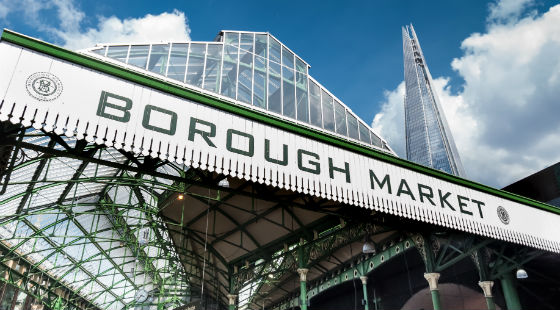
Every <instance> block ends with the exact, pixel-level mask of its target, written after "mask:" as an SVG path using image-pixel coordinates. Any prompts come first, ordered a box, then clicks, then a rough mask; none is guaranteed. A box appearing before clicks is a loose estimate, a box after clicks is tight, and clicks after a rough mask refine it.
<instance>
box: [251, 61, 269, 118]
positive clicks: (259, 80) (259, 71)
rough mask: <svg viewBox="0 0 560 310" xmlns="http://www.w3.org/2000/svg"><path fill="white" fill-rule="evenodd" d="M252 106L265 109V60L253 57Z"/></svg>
mask: <svg viewBox="0 0 560 310" xmlns="http://www.w3.org/2000/svg"><path fill="white" fill-rule="evenodd" d="M254 70H255V71H254V72H255V73H254V77H255V80H254V82H253V105H255V106H258V107H261V108H265V109H266V59H265V58H262V57H259V56H255V63H254Z"/></svg>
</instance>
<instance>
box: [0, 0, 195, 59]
mask: <svg viewBox="0 0 560 310" xmlns="http://www.w3.org/2000/svg"><path fill="white" fill-rule="evenodd" d="M12 13H17V14H19V15H21V17H22V18H23V20H24V22H25V23H27V24H29V25H31V26H33V27H35V28H36V29H37V30H38V31H40V32H43V33H45V34H47V35H49V36H51V37H52V39H53V40H55V41H57V42H56V43H57V44H60V45H63V46H64V47H66V48H70V49H74V50H76V49H82V48H87V47H91V46H94V45H95V44H96V43H107V42H131V43H132V42H159V41H173V40H180V41H185V40H190V28H189V26H188V23H187V17H186V16H185V13H183V12H181V11H178V10H173V11H172V12H164V13H161V14H158V15H152V14H147V15H145V16H143V17H138V18H132V17H131V18H125V19H120V18H118V17H115V16H110V17H106V16H98V17H96V19H97V24H96V26H95V27H91V28H87V29H84V28H83V27H82V23H83V20H84V18H85V16H86V15H85V13H84V12H83V11H82V10H81V9H80V8H79V7H78V6H77V5H76V3H75V1H74V0H22V1H21V2H18V1H9V0H0V19H2V20H5V19H7V18H8V17H9V14H12ZM47 16H48V18H47ZM51 16H54V17H55V18H51Z"/></svg>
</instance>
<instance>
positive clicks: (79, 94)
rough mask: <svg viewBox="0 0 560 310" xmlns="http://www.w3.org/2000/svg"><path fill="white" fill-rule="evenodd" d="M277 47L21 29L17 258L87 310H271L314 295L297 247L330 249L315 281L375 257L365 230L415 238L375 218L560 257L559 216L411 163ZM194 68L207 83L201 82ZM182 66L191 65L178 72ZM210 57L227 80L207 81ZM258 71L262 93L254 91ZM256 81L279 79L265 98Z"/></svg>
mask: <svg viewBox="0 0 560 310" xmlns="http://www.w3.org/2000/svg"><path fill="white" fill-rule="evenodd" d="M249 34H251V35H249ZM258 36H261V37H260V40H261V41H260V42H261V43H262V42H264V41H266V42H267V43H266V44H265V43H263V44H264V45H263V46H264V47H263V48H264V49H265V50H266V49H267V50H268V51H269V52H268V53H264V54H262V53H263V52H262V50H261V49H257V48H256V47H257V45H258V44H259V43H258V42H259V39H258V38H259V37H258ZM231 38H237V43H235V40H233V39H231ZM243 38H245V39H246V40H245V42H249V39H250V38H252V40H253V41H250V42H251V44H252V47H251V46H249V43H247V45H246V47H244V45H243V42H244V41H243ZM272 39H274V38H273V37H272V36H270V35H268V34H262V33H240V32H222V33H221V35H220V36H219V38H218V41H217V42H215V43H196V44H201V45H200V46H199V47H196V46H194V44H195V43H188V42H187V43H169V44H167V45H165V44H151V45H150V44H148V45H138V46H140V47H138V48H135V46H136V45H123V44H121V45H111V44H106V45H101V46H98V47H96V48H93V49H90V50H87V51H85V52H83V53H81V54H79V53H74V52H71V51H68V50H65V49H62V48H59V47H56V46H53V45H50V44H47V43H44V42H41V41H38V40H36V39H32V38H29V37H25V36H23V35H20V34H17V33H14V32H11V31H8V30H5V31H4V33H3V35H2V41H1V42H0V55H1V56H2V57H1V58H0V66H1V67H2V68H3V72H2V75H1V76H0V91H1V94H2V103H1V105H0V121H1V122H2V123H1V124H2V132H3V134H5V136H6V139H5V142H3V143H2V144H3V145H2V149H1V150H2V155H3V156H4V160H3V161H2V162H3V165H2V174H1V176H2V184H3V188H2V190H1V192H0V210H1V211H0V216H1V218H0V223H1V224H0V236H1V237H0V239H1V241H2V245H1V246H2V252H3V253H4V261H3V262H4V263H5V264H8V262H10V261H13V263H10V264H12V267H11V268H16V267H14V265H13V264H16V265H17V264H18V263H17V262H16V258H24V260H25V266H26V267H21V268H24V269H26V270H34V271H33V272H34V274H36V275H37V277H38V278H37V279H36V281H35V282H36V283H35V284H40V283H39V282H43V283H44V281H46V283H47V284H48V283H54V282H57V285H58V286H59V287H60V289H61V290H63V291H64V292H72V293H64V294H74V295H75V296H74V297H72V298H71V299H72V300H76V306H78V307H80V306H83V305H89V306H88V307H93V308H101V309H121V308H127V307H132V306H134V305H135V304H136V303H138V300H139V299H142V298H143V299H142V302H146V301H147V300H149V299H150V298H151V299H152V300H150V302H151V301H153V302H154V303H157V304H159V305H162V306H163V305H166V307H174V306H177V305H180V304H184V303H186V302H187V300H188V299H189V298H190V297H191V296H194V295H193V293H192V292H193V291H196V292H197V294H198V292H200V295H202V294H204V291H205V290H206V293H207V294H212V295H213V296H217V298H220V299H221V300H222V302H224V303H225V302H227V299H226V296H227V294H228V293H230V291H231V290H232V288H233V287H235V288H236V291H239V292H240V293H239V294H240V299H243V298H244V300H245V301H244V302H245V304H247V303H248V302H249V300H250V299H251V298H252V297H254V296H255V294H256V293H258V294H260V295H259V296H260V297H262V298H265V297H266V298H267V299H268V300H269V301H268V302H269V303H271V304H273V303H275V302H278V301H279V300H281V299H282V298H284V296H285V295H286V294H288V293H290V292H294V291H296V290H297V288H298V285H297V281H295V282H296V283H294V279H296V278H297V274H295V268H297V266H298V263H297V261H298V259H299V260H301V257H299V258H298V255H299V254H298V251H297V249H298V247H302V246H305V244H309V246H311V243H310V241H313V240H314V241H316V242H315V243H314V245H313V246H317V245H319V246H320V247H319V250H315V251H310V253H314V254H313V255H311V254H310V255H309V257H307V258H306V261H307V263H308V265H310V266H314V268H315V269H312V270H311V271H310V276H309V278H310V279H313V278H319V277H321V274H324V273H325V272H330V271H332V270H335V269H337V268H338V265H339V264H340V263H342V262H345V261H348V260H349V259H351V258H352V257H353V256H354V255H355V254H356V253H359V252H360V251H361V243H360V241H361V240H362V239H361V238H363V236H364V233H365V234H367V235H370V236H372V238H373V239H375V241H376V242H382V241H383V240H391V238H392V236H396V235H398V234H397V233H396V231H397V230H401V228H400V227H398V226H395V225H393V226H391V225H383V224H382V223H378V222H375V223H373V222H372V223H367V222H365V223H361V224H358V225H355V226H348V225H347V224H346V222H347V219H348V218H355V219H356V220H358V222H359V217H360V216H361V215H363V214H364V212H366V213H368V212H369V213H370V214H379V215H380V216H383V217H384V218H383V219H384V220H385V217H387V219H393V220H394V219H402V220H404V221H410V222H413V223H425V224H428V225H433V226H434V227H444V228H448V229H452V230H457V231H462V232H466V233H469V234H473V235H478V236H482V237H485V238H491V239H497V240H503V241H508V242H512V243H516V244H521V245H526V246H530V247H534V248H538V249H543V250H547V251H552V252H557V253H558V252H560V239H559V237H558V236H560V220H559V217H558V213H559V210H558V209H556V208H554V207H552V206H549V205H546V204H542V203H539V202H536V201H533V200H530V199H526V198H523V197H520V196H516V195H513V194H510V193H506V192H503V191H499V190H496V189H493V188H490V187H487V186H484V185H481V184H477V183H474V182H471V181H468V180H465V179H461V178H458V177H455V176H452V175H448V174H446V173H443V172H440V171H436V170H433V169H430V168H426V167H423V166H419V165H416V164H414V163H410V162H407V161H405V160H402V159H399V158H398V157H396V156H395V155H394V153H393V152H392V150H391V149H390V147H389V146H388V145H387V144H386V143H385V141H384V140H383V139H382V138H381V137H379V136H378V135H377V134H376V133H374V132H373V131H372V130H371V128H369V127H368V126H367V125H366V124H365V123H364V122H363V121H361V120H360V119H359V118H357V117H356V116H355V115H354V114H353V113H352V112H351V111H350V109H348V108H347V107H346V106H345V105H344V104H343V103H342V102H340V101H339V100H338V99H336V97H334V96H333V95H331V94H330V93H329V92H328V91H327V90H326V89H324V88H323V87H322V86H320V84H318V83H317V82H316V81H314V80H313V79H312V78H311V77H310V76H309V75H308V69H309V67H308V65H307V64H306V63H305V62H303V60H301V59H300V58H299V57H297V56H296V55H295V54H293V53H292V52H291V51H289V50H288V49H287V48H285V47H284V45H282V44H281V43H280V42H278V41H276V43H278V46H279V48H280V49H279V50H280V51H281V54H282V56H281V57H280V56H278V55H277V57H280V58H282V57H284V56H285V57H286V59H291V60H292V62H289V60H288V61H284V60H281V59H280V58H278V60H277V61H278V62H279V65H280V66H281V69H278V70H279V71H278V70H276V71H277V72H276V73H274V72H273V71H271V70H273V66H274V64H272V63H271V62H273V60H272V59H271V58H272V55H273V52H272V51H271V50H272V49H274V48H276V47H274V45H275V44H276V43H274V41H271V40H272ZM228 40H229V41H228ZM274 40H275V39H274ZM228 42H229V43H228ZM232 42H233V43H232ZM271 42H273V43H271ZM179 44H183V45H179ZM185 44H186V46H184V45H185ZM220 44H221V45H220ZM114 46H120V47H121V49H120V51H121V54H118V55H121V56H119V57H117V56H118V55H117V54H116V52H115V54H111V53H112V52H111V51H114V50H115V49H114V48H113V47H114ZM123 46H124V47H123ZM177 46H180V47H181V49H179V52H177V54H173V53H174V51H177V50H176V49H175V47H177ZM212 46H221V54H220V56H219V57H218V56H216V55H217V54H212V53H211V52H210V50H211V49H212ZM197 49H198V50H199V51H198V52H197ZM125 50H126V53H125V52H123V51H125ZM202 50H204V52H202ZM218 50H219V49H218ZM227 50H230V52H231V53H234V52H232V50H235V53H237V54H235V55H237V56H235V57H238V58H235V57H233V58H232V59H233V60H231V61H230V60H227V58H226V55H225V53H226V52H225V51H227ZM243 50H245V52H243ZM133 51H134V52H133ZM191 52H192V54H191ZM288 52H289V53H288ZM88 53H89V55H88ZM158 53H159V54H158ZM165 53H167V56H166V57H165V58H162V57H163V56H162V55H165ZM197 53H198V54H197ZM242 53H244V55H245V56H246V55H249V54H251V56H250V57H249V58H251V59H252V60H251V63H249V64H248V63H247V61H248V60H247V59H248V58H247V57H248V56H247V57H242V56H241V54H242ZM247 53H249V54H247ZM94 54H95V55H98V56H94ZM144 54H145V56H142V55H144ZM115 55H117V56H115ZM123 55H125V56H123ZM151 55H157V61H155V60H154V61H152V59H153V58H151V57H152V56H151ZM232 55H233V54H232ZM259 55H260V56H259ZM131 56H133V57H131ZM174 57H175V58H174ZM190 57H193V59H198V60H197V62H195V63H194V64H192V68H193V69H192V71H194V72H198V73H197V74H195V76H190V78H188V77H189V72H192V71H191V67H189V65H190V64H191V62H190V60H189V59H191V58H190ZM212 57H217V58H215V59H212ZM258 57H260V58H262V59H261V60H262V61H263V63H266V64H267V66H266V68H263V70H262V71H258V70H256V69H257V65H256V62H255V61H257V59H258ZM162 59H164V60H162ZM171 59H175V60H177V59H182V60H181V61H184V63H185V65H184V66H185V68H183V69H177V68H175V69H177V70H179V71H177V70H175V69H174V70H175V71H172V70H171V64H172V60H171ZM243 59H245V62H243ZM282 59H283V58H282ZM212 61H214V63H213V64H214V68H215V67H217V63H220V68H221V69H218V71H211V70H210V71H211V72H210V73H208V74H206V72H207V71H206V69H207V68H209V65H208V64H209V63H212ZM164 63H165V65H164ZM158 64H159V67H158V69H157V70H159V72H155V71H157V70H155V69H153V68H156V67H157V66H158ZM152 65H153V66H152ZM151 66H152V67H151ZM164 66H165V68H164ZM228 66H229V67H228ZM244 66H245V68H246V70H244V71H243V70H242V68H243V67H244ZM290 66H291V67H290ZM234 67H235V68H238V69H235V71H232V70H233V68H234ZM226 68H230V69H229V70H230V71H228V73H226ZM247 68H251V70H248V69H247ZM152 69H153V70H152ZM288 69H290V70H292V71H293V72H292V73H294V72H295V73H294V76H293V77H292V78H291V80H288V81H286V79H285V77H286V76H290V75H289V73H288V75H284V73H282V72H284V71H283V70H287V71H289V70H288ZM170 70H171V71H170ZM181 70H183V71H181ZM298 70H299V71H298ZM249 71H250V72H251V74H252V78H250V79H247V81H246V82H247V83H244V85H245V86H246V89H245V91H246V94H245V95H247V94H250V96H249V95H247V96H245V95H239V94H241V93H242V91H240V89H241V88H240V85H239V83H241V77H240V76H243V74H242V72H245V76H246V75H247V74H249ZM170 72H175V73H176V74H175V75H170ZM220 72H221V73H220ZM232 72H233V73H232ZM259 72H260V73H259ZM181 74H182V78H181ZM258 74H263V79H264V80H265V81H267V82H266V83H265V84H262V85H268V86H266V89H268V90H267V91H266V92H265V91H264V88H265V87H263V88H262V89H261V90H262V93H261V95H259V90H257V86H255V85H256V84H255V83H256V81H257V80H258V79H257V75H258ZM274 74H277V76H276V77H275V76H274ZM298 74H300V75H298ZM233 75H236V80H235V81H234V80H233ZM295 76H298V77H299V78H296V77H295ZM220 77H221V78H220ZM246 77H247V76H246ZM275 78H278V81H276V80H274V79H275ZM281 79H282V83H281V85H280V84H276V85H278V89H276V90H274V93H275V94H276V95H274V96H272V97H271V96H269V95H265V94H272V93H271V92H272V91H271V88H270V87H271V86H270V85H271V83H272V84H275V83H276V82H278V83H279V81H280V80H281ZM249 80H250V81H251V83H249ZM209 81H210V82H209ZM303 81H305V82H303ZM228 83H229V84H228ZM313 84H315V86H316V87H317V89H316V90H312V88H314V87H315V86H312V85H313ZM208 85H211V86H212V87H215V88H211V89H209V88H208V87H210V86H208ZM216 85H218V86H216ZM219 85H221V86H219ZM224 85H229V86H227V87H229V91H227V92H223V91H222V90H223V89H224V87H226V86H224ZM248 85H249V86H248ZM290 85H291V86H290ZM294 85H295V86H294ZM206 86H208V87H206ZM247 86H248V87H247ZM304 86H305V87H304ZM307 86H309V87H307ZM290 87H292V88H290ZM233 89H236V91H235V92H233ZM249 89H251V91H249ZM286 89H289V91H290V92H289V94H288V93H284V91H285V90H286ZM298 89H299V90H302V89H305V94H304V93H303V92H301V93H299V97H298ZM315 91H317V92H316V93H315V95H317V94H318V96H319V97H317V96H315V97H313V96H314V95H313V94H314V92H315ZM292 93H293V97H290V96H292ZM244 96H245V97H244ZM275 96H278V97H279V98H276V97H275ZM290 98H291V99H290ZM295 98H299V99H297V100H296V99H295ZM313 98H315V99H313ZM274 100H277V101H276V103H274ZM314 100H315V101H314ZM317 100H318V101H317ZM274 104H277V105H278V107H280V109H279V110H274V108H273V107H274ZM313 105H315V108H317V107H319V109H320V110H321V111H322V112H321V114H320V115H321V122H320V123H319V122H317V123H316V124H314V123H313V121H312V116H313V113H314V112H312V111H313V109H314V108H313ZM302 106H303V107H304V108H301V107H302ZM286 107H293V108H294V113H293V115H292V114H290V113H291V112H289V113H288V114H286V113H285V112H286V111H288V110H286ZM325 107H330V108H325ZM300 108H301V110H298V109H300ZM297 111H306V112H301V113H306V114H305V115H307V116H306V118H303V119H302V118H298V115H300V116H301V113H300V112H297ZM325 111H327V112H328V115H329V116H328V117H327V116H326V115H327V112H325ZM337 111H338V112H337ZM337 113H338V114H337ZM301 117H303V116H301ZM327 118H328V119H329V121H328V122H327V121H325V119H327ZM330 120H332V123H331V122H330ZM342 128H344V130H343V129H342ZM351 128H353V129H351ZM365 137H367V138H365ZM528 219H530V220H528ZM381 222H383V221H381ZM389 222H390V220H388V221H387V222H386V223H389ZM392 223H393V224H394V222H392ZM535 223H538V225H535ZM341 236H342V237H341ZM400 241H402V240H400ZM321 242H323V243H321ZM342 247H350V251H348V248H345V249H342ZM333 257H334V258H336V259H334V258H333ZM18 266H19V265H18ZM21 266H23V265H21ZM21 268H20V269H21ZM372 268H373V267H372ZM16 269H17V268H16ZM256 273H258V274H259V277H264V278H266V279H267V280H266V281H263V280H259V281H255V280H254V279H255V276H256V275H255V274H256ZM39 279H43V280H39ZM49 281H50V282H49ZM53 285H54V284H53ZM139 292H140V293H139ZM144 292H145V293H146V296H145V298H144V296H142V295H143V294H144ZM157 292H162V293H161V294H157ZM61 294H62V293H61ZM243 294H245V295H243ZM154 299H157V300H154Z"/></svg>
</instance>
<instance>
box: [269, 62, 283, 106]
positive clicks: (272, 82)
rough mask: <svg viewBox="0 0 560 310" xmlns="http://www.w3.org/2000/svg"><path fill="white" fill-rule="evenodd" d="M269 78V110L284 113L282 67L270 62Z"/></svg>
mask: <svg viewBox="0 0 560 310" xmlns="http://www.w3.org/2000/svg"><path fill="white" fill-rule="evenodd" d="M269 65H270V75H269V77H268V110H269V111H272V112H276V113H282V100H281V99H282V95H281V93H280V65H279V64H277V63H274V62H270V63H269Z"/></svg>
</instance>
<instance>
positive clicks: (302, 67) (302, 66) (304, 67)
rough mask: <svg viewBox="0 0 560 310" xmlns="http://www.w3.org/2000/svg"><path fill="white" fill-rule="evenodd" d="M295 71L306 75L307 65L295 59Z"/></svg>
mask: <svg viewBox="0 0 560 310" xmlns="http://www.w3.org/2000/svg"><path fill="white" fill-rule="evenodd" d="M296 70H297V71H299V72H303V73H307V65H306V64H305V63H304V62H303V61H302V60H301V59H299V58H298V57H296Z"/></svg>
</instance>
